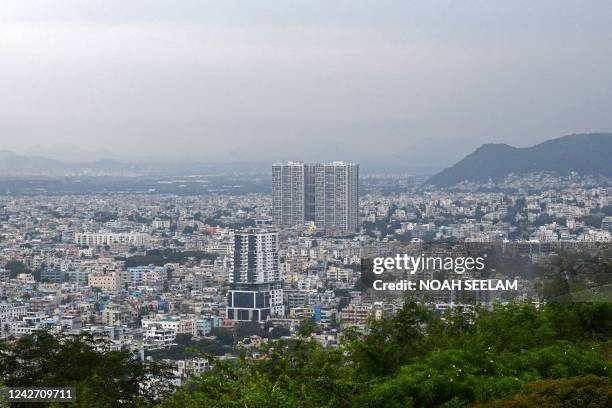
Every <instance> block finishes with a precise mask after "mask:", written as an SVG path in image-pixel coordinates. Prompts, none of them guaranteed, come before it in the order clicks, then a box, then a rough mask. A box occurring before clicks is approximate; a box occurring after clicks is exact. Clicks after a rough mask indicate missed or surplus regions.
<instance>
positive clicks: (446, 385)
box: [161, 303, 612, 408]
mask: <svg viewBox="0 0 612 408" xmlns="http://www.w3.org/2000/svg"><path fill="white" fill-rule="evenodd" d="M610 316H612V304H609V303H599V304H573V303H563V304H549V305H546V306H544V307H542V308H540V309H536V308H534V307H532V306H529V305H522V304H521V305H518V304H512V305H506V306H498V307H496V308H495V309H494V310H493V311H485V310H476V311H473V312H466V311H460V310H454V311H452V312H450V313H449V314H447V315H446V316H444V317H443V318H442V319H440V318H437V317H435V316H434V315H433V314H432V313H430V312H429V311H427V310H426V309H425V308H423V307H421V306H419V305H418V304H415V303H408V304H406V306H405V307H404V308H403V309H402V310H401V312H400V313H399V314H398V315H397V316H395V317H387V318H384V319H381V320H378V321H372V322H371V323H370V328H369V330H368V335H367V336H361V335H359V334H357V333H349V335H348V336H347V337H346V339H345V341H344V342H343V344H342V346H341V347H339V348H336V349H324V348H322V347H320V346H319V345H318V344H317V343H315V342H313V341H308V340H306V339H302V340H296V341H291V342H280V341H277V342H273V343H272V344H270V345H269V346H268V347H267V349H266V350H264V357H263V358H257V359H255V358H248V357H245V358H242V359H241V360H240V361H239V363H238V364H237V365H229V364H223V363H219V364H218V368H217V369H216V370H215V371H214V372H213V373H211V374H208V375H205V376H203V377H200V378H197V379H195V380H193V381H192V382H191V383H190V384H189V385H188V386H186V387H184V388H183V389H181V390H179V391H178V392H177V393H175V394H174V395H173V396H172V397H170V398H168V399H166V400H164V401H163V402H162V403H161V405H162V407H166V408H169V407H268V406H275V407H292V408H295V407H430V406H444V407H460V406H470V405H475V404H481V405H483V406H493V407H500V406H509V407H510V406H512V407H514V406H516V407H527V406H546V405H549V406H559V403H560V402H561V401H566V402H567V404H568V405H564V406H576V407H581V406H591V407H607V406H610V405H611V404H612V382H611V381H610V370H611V369H612V364H611V360H610V355H611V352H612V342H610V334H612V319H610Z"/></svg>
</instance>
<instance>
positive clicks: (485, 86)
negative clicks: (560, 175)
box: [0, 0, 612, 162]
mask: <svg viewBox="0 0 612 408" xmlns="http://www.w3.org/2000/svg"><path fill="white" fill-rule="evenodd" d="M611 21H612V3H611V2H610V1H559V0H551V1H533V0H529V1H486V0H483V1H458V0H452V1H432V0H426V1H409V0H401V1H384V0H375V1H357V0H351V1H339V0H323V1H316V0H308V1H289V0H283V1H252V0H246V1H230V0H223V1H218V0H217V1H210V2H208V1H203V0H194V1H186V0H185V1H182V0H172V1H161V0H160V1H154V0H148V1H130V0H117V1H113V0H98V1H85V0H74V1H64V0H53V1H49V0H41V1H28V0H15V1H13V0H3V1H2V6H1V7H0V92H1V97H0V150H2V149H9V150H13V151H17V152H20V153H28V154H32V153H39V154H46V155H51V156H56V157H61V158H74V159H75V160H77V159H83V158H89V157H93V156H110V155H111V153H113V154H115V155H117V156H118V157H122V158H126V157H145V156H148V157H157V158H160V157H161V158H166V159H177V158H188V159H200V158H201V159H206V160H217V161H225V160H249V161H251V160H278V159H293V158H296V159H299V158H303V159H315V158H321V159H325V160H327V159H329V158H339V159H348V160H364V158H367V157H368V156H371V157H374V158H380V157H384V156H385V155H389V156H392V157H394V158H396V159H397V158H398V157H406V158H408V159H409V160H415V161H419V160H421V161H422V160H426V159H427V160H434V161H435V160H438V161H441V162H445V161H449V160H453V159H454V158H455V157H456V156H457V155H459V156H461V155H463V154H464V153H467V152H469V151H471V150H472V149H473V148H475V147H477V146H478V145H479V144H481V143H484V142H503V143H508V144H512V145H515V146H525V145H531V144H534V143H537V142H540V141H543V140H546V139H550V138H553V137H558V136H562V135H565V134H569V133H580V132H594V131H610V130H612V23H611ZM88 152H89V153H88ZM431 152H433V153H431ZM459 158H460V157H459Z"/></svg>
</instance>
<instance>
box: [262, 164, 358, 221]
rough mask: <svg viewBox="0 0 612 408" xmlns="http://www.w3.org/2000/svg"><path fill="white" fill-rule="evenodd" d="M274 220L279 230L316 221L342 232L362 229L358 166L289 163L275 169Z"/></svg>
mask: <svg viewBox="0 0 612 408" xmlns="http://www.w3.org/2000/svg"><path fill="white" fill-rule="evenodd" d="M272 218H273V222H274V223H275V224H276V225H278V226H280V227H293V226H297V225H303V224H304V222H307V221H314V223H315V225H316V226H317V227H321V228H328V229H336V230H341V231H355V230H357V229H358V228H359V165H358V164H354V163H344V162H333V163H326V164H321V163H317V164H305V163H302V162H288V163H286V164H274V165H273V166H272Z"/></svg>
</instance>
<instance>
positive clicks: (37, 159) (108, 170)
mask: <svg viewBox="0 0 612 408" xmlns="http://www.w3.org/2000/svg"><path fill="white" fill-rule="evenodd" d="M269 171H270V164H269V163H255V162H253V163H209V162H206V163H204V162H187V161H185V162H167V163H165V162H155V161H143V162H134V163H131V162H130V163H124V162H121V161H118V160H115V159H100V160H95V161H82V162H66V161H62V160H57V159H51V158H48V157H44V156H38V155H36V156H28V155H20V154H16V153H14V152H11V151H9V150H0V176H18V177H41V176H43V177H64V176H184V175H192V174H209V175H219V174H231V173H242V174H244V173H254V174H267V173H269Z"/></svg>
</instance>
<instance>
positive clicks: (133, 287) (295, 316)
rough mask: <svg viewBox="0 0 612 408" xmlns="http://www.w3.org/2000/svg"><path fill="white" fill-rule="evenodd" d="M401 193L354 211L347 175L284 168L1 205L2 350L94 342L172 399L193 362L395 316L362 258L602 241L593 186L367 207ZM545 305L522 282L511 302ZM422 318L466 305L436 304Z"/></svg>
mask: <svg viewBox="0 0 612 408" xmlns="http://www.w3.org/2000/svg"><path fill="white" fill-rule="evenodd" d="M397 178H398V176H393V175H387V176H383V175H378V176H375V177H370V178H367V179H368V180H369V181H368V183H367V184H368V186H369V187H368V191H367V193H366V194H363V195H361V197H359V166H358V165H356V164H346V163H342V162H334V163H330V164H320V165H319V164H317V165H309V164H304V163H302V162H288V163H287V164H275V165H274V166H272V194H271V195H270V194H263V193H245V194H243V195H206V196H190V195H176V194H164V195H161V194H157V193H154V192H151V193H140V194H137V193H112V192H111V193H107V194H53V195H36V194H32V195H4V196H2V197H0V265H2V268H0V281H1V282H2V284H1V285H0V296H1V299H2V303H0V335H1V338H2V339H15V338H19V337H21V336H24V335H29V334H33V333H35V332H37V331H39V330H43V329H44V330H50V331H51V332H53V333H60V332H61V333H90V334H92V335H94V336H99V337H103V338H105V339H107V340H110V346H109V347H112V348H113V349H117V350H119V349H127V350H130V351H131V352H134V353H136V354H138V355H139V356H140V358H141V359H144V360H147V361H155V360H157V361H167V362H168V361H169V362H171V363H172V364H173V373H174V378H173V383H174V384H175V385H177V386H180V385H182V384H185V381H187V380H188V379H189V378H190V377H191V376H193V375H199V374H201V373H203V372H204V371H206V370H210V369H212V364H211V362H210V361H208V360H207V359H206V358H203V357H201V356H200V357H198V356H196V355H195V354H193V352H191V351H188V348H189V347H194V348H196V349H200V350H201V351H204V352H207V353H211V354H214V355H217V356H218V357H219V358H221V359H229V360H232V359H235V358H236V357H237V356H238V355H239V354H240V353H243V352H244V351H245V350H247V351H249V352H254V353H256V352H257V350H258V349H260V348H261V346H262V343H266V342H268V341H270V340H272V339H276V338H292V337H295V336H297V335H298V333H302V332H303V330H306V329H308V330H309V334H308V335H309V336H310V337H311V338H312V339H314V340H316V341H317V342H319V343H320V344H321V345H323V346H324V347H335V346H336V345H338V344H339V342H340V341H341V339H342V336H343V334H344V333H345V332H346V330H347V329H349V328H361V329H362V330H363V329H364V328H365V327H366V323H367V322H368V319H370V318H372V317H374V318H376V316H378V317H380V316H381V315H382V314H383V313H390V314H394V313H395V311H397V310H399V309H400V308H401V307H402V305H403V302H404V301H405V299H404V298H402V297H399V298H398V297H395V298H393V297H383V298H376V296H374V295H372V294H371V293H370V292H371V291H370V292H369V291H368V290H367V288H364V284H363V282H361V272H362V270H361V261H362V257H366V256H368V255H366V253H367V251H368V250H371V249H372V248H379V249H380V248H381V247H386V248H396V246H394V245H395V244H399V245H404V246H408V247H409V246H411V245H412V246H413V247H414V246H416V247H418V248H421V245H424V244H428V243H429V244H432V243H433V244H435V243H447V244H448V243H450V244H452V243H458V242H463V243H479V244H483V245H484V244H487V243H488V244H510V243H513V244H521V243H522V244H525V245H528V246H529V248H530V250H529V251H528V254H527V257H528V258H529V259H530V260H531V261H532V262H534V263H542V262H546V261H547V260H548V261H550V259H551V258H554V257H555V256H556V255H557V254H558V252H559V248H560V247H561V246H562V245H563V244H564V243H565V244H568V243H574V244H576V243H578V244H580V243H582V244H585V245H586V244H592V243H597V242H600V243H609V242H610V241H611V231H612V201H611V198H610V197H611V195H612V188H611V187H610V186H609V184H608V185H604V186H602V185H599V186H598V185H594V183H593V180H592V179H591V178H590V177H582V176H579V175H577V174H574V175H571V176H565V177H561V176H554V175H551V174H531V175H529V176H525V177H512V178H511V179H509V180H506V181H505V182H504V183H497V184H496V186H497V187H496V189H491V185H490V183H489V185H487V184H484V185H471V186H467V185H463V186H460V187H458V188H456V189H453V190H448V189H430V188H427V187H418V186H419V183H416V182H414V181H413V182H412V184H411V182H410V181H407V182H406V183H407V184H406V185H404V186H402V187H401V188H399V187H397V186H396V187H392V188H391V189H392V190H395V191H387V192H386V193H383V192H380V191H377V189H376V185H377V181H376V180H379V182H378V184H379V185H380V186H386V187H385V188H387V189H388V186H389V185H392V186H393V185H395V184H394V183H392V182H390V181H392V180H396V179H397ZM399 178H400V179H402V180H404V181H406V180H414V178H406V177H399ZM534 248H537V249H534ZM388 250H389V249H388ZM591 286H596V285H595V283H592V284H591ZM543 296H544V295H543V294H542V293H541V292H540V293H538V291H537V290H534V286H533V285H530V284H528V283H527V282H524V283H522V284H521V290H519V291H518V292H516V293H514V294H513V295H512V296H511V298H516V299H518V298H521V299H522V300H524V301H527V302H532V303H534V304H537V303H539V302H542V301H543V300H544V299H543ZM495 300H497V301H499V300H500V297H499V296H497V297H496V296H493V297H486V298H483V299H480V300H479V301H478V302H477V303H479V304H482V305H485V306H488V307H491V306H492V304H493V302H494V301H495ZM506 300H507V299H506ZM428 305H429V306H428V307H430V308H431V310H432V311H438V312H441V311H444V310H446V309H448V308H453V307H455V306H457V305H461V304H460V302H458V300H457V299H453V298H452V296H451V297H449V298H446V297H444V296H442V297H439V298H438V299H434V300H431V301H430V302H429V303H428Z"/></svg>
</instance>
